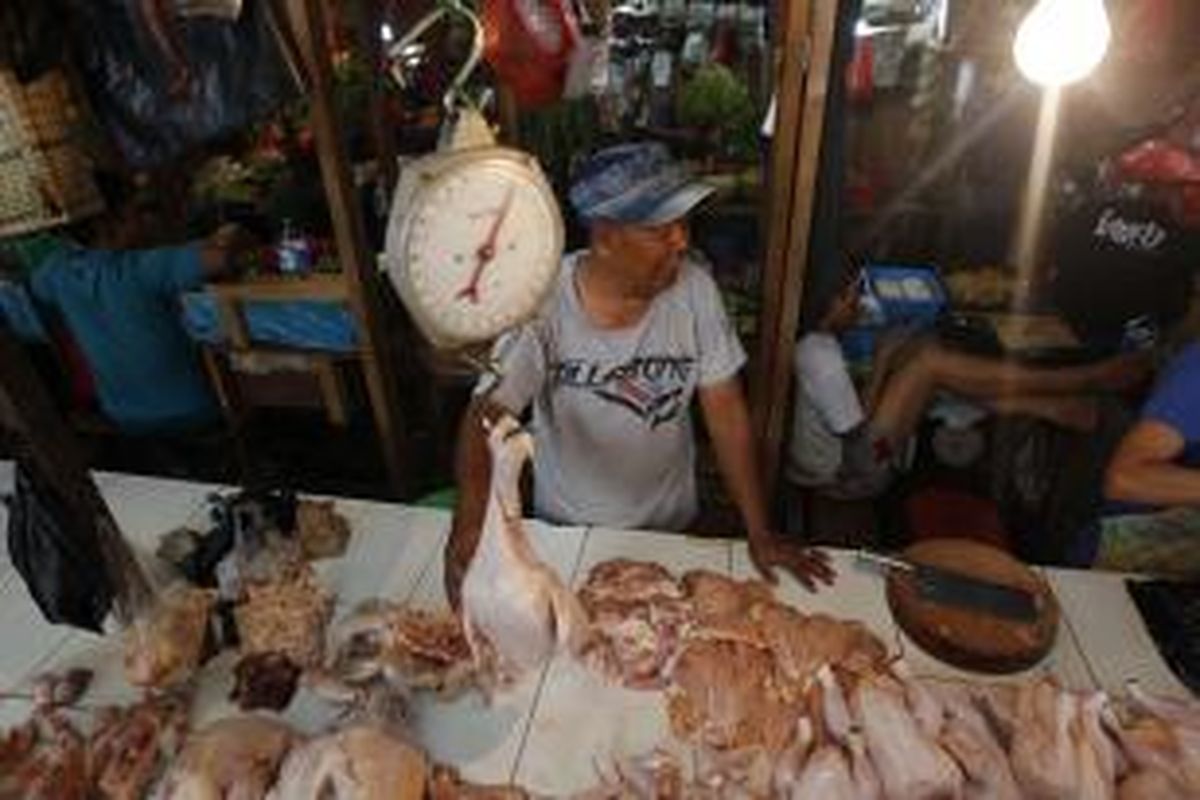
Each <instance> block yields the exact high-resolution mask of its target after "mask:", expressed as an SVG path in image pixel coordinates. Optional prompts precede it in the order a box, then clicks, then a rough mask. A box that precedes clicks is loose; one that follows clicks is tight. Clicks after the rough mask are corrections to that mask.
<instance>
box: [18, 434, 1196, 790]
mask: <svg viewBox="0 0 1200 800" xmlns="http://www.w3.org/2000/svg"><path fill="white" fill-rule="evenodd" d="M488 441H489V446H490V447H491V452H492V462H493V474H492V475H493V477H492V480H493V483H492V489H491V495H490V498H489V503H488V508H487V512H486V515H485V521H484V529H483V534H482V537H481V541H480V544H479V546H478V548H477V551H476V554H475V556H474V557H473V559H472V561H471V563H470V565H469V566H468V569H467V574H466V576H465V579H464V584H463V606H462V610H461V614H458V615H455V614H451V613H449V612H431V611H426V610H420V609H414V608H407V607H403V606H399V605H395V604H389V603H387V602H383V601H374V602H371V603H368V604H366V605H364V606H362V607H360V608H359V609H356V610H355V611H354V612H352V613H351V614H350V615H349V616H348V617H347V618H346V619H344V620H343V621H342V622H341V623H340V624H338V625H336V626H334V627H333V629H332V630H331V631H330V633H329V635H328V636H326V633H325V628H326V626H325V623H326V619H327V616H328V614H329V613H331V603H330V602H329V600H328V598H326V597H325V596H324V594H323V592H322V591H321V590H319V585H316V584H314V582H315V581H316V580H317V579H316V576H315V574H314V573H312V571H311V570H309V569H305V568H303V566H299V567H296V568H294V569H293V568H289V569H288V570H286V571H285V572H284V573H282V574H279V575H277V576H276V577H275V578H274V579H273V583H272V585H260V586H258V587H256V588H255V589H254V591H248V592H247V602H250V603H254V604H257V606H252V607H251V608H250V613H249V614H248V615H247V613H246V609H243V610H242V612H241V613H240V614H239V615H238V616H239V617H240V618H242V619H243V620H244V619H250V620H253V621H254V622H253V624H252V625H251V626H250V628H251V630H252V631H253V633H252V635H251V636H249V637H248V639H247V641H245V642H244V643H243V649H244V651H245V652H243V654H242V655H243V660H242V661H241V662H240V663H239V664H238V669H237V678H238V686H237V687H235V689H234V694H233V699H235V700H237V701H238V702H239V704H240V705H241V706H242V708H243V709H255V708H258V709H261V708H272V709H276V710H278V709H281V708H283V707H285V706H286V705H287V703H288V702H290V700H291V697H292V694H293V693H294V692H295V691H296V683H297V682H299V683H300V685H302V686H304V687H306V690H308V691H312V692H315V693H316V694H318V695H319V696H321V697H324V698H326V699H327V700H330V701H332V702H334V703H336V704H338V705H339V706H340V707H341V710H342V711H343V712H344V713H343V715H342V716H341V718H340V721H339V722H338V723H337V724H335V725H333V726H332V727H331V728H330V729H328V730H326V731H323V732H321V733H318V734H316V735H308V734H306V733H303V732H300V731H298V730H295V729H294V728H292V727H291V726H290V725H288V724H287V723H286V722H284V721H283V720H282V719H281V718H280V717H278V716H276V715H273V714H266V713H261V712H255V713H243V714H240V715H237V716H232V717H228V718H225V719H221V720H219V721H217V722H214V723H211V724H209V725H207V726H205V727H203V728H200V729H198V730H191V729H190V725H189V722H188V710H189V708H190V707H191V705H192V703H191V696H190V694H189V687H190V686H193V685H194V680H192V679H191V678H190V677H189V676H190V674H191V673H192V672H194V671H195V670H196V669H197V666H196V662H197V661H198V655H197V654H198V653H199V651H200V650H201V649H202V643H201V642H199V641H197V639H198V638H202V637H203V636H204V629H205V625H204V624H203V619H204V618H205V616H206V615H207V614H208V611H209V605H210V600H211V598H210V597H209V596H208V595H205V594H194V593H191V594H189V593H185V594H182V595H178V596H172V597H171V598H170V600H169V601H167V602H164V603H163V609H162V612H161V613H162V616H161V617H156V618H154V619H151V620H149V621H148V622H147V623H146V624H145V625H143V626H141V627H140V628H135V629H134V630H133V631H131V632H130V634H128V635H129V637H130V638H129V643H130V647H129V650H128V651H127V654H126V655H127V659H126V671H127V676H128V677H129V678H130V679H131V682H133V683H135V685H140V686H143V687H144V688H145V689H146V694H145V697H144V699H142V700H141V701H140V702H138V703H135V704H133V705H131V706H128V707H124V708H108V709H99V710H97V709H94V708H89V709H83V708H81V707H80V699H81V698H86V695H85V694H84V692H85V691H86V688H87V682H88V680H87V679H88V676H87V675H84V674H80V673H68V674H67V675H45V676H43V677H42V678H40V679H39V680H38V681H37V682H36V683H35V685H34V689H33V692H32V697H31V699H32V700H33V701H34V712H33V714H32V715H31V717H30V719H29V720H28V722H26V723H25V724H23V725H20V726H17V727H15V728H13V729H11V730H9V731H8V732H7V733H5V734H3V735H2V736H0V800H8V798H37V799H41V798H45V799H47V800H49V799H50V798H53V799H54V800H76V799H78V800H83V799H84V798H93V797H101V798H113V799H114V800H127V799H128V800H133V798H143V797H155V798H159V799H160V800H199V799H203V800H208V799H209V798H237V799H238V800H259V799H260V798H271V799H272V800H310V799H311V800H341V799H343V798H356V799H360V800H374V799H375V798H379V799H380V800H383V798H388V799H389V800H390V799H392V798H396V799H398V800H409V799H410V798H411V799H412V800H417V799H418V798H434V799H435V800H442V799H445V800H450V799H451V798H466V799H468V800H469V799H472V798H477V799H478V800H491V799H492V798H495V800H505V799H506V798H524V797H528V796H529V795H528V794H527V793H525V792H523V791H522V790H520V789H518V788H516V787H507V786H505V787H485V786H474V785H471V784H469V783H467V782H465V781H463V780H461V779H460V778H459V776H458V775H457V774H456V773H455V772H454V770H452V769H450V768H447V767H444V766H439V765H436V764H433V763H432V762H431V761H430V760H429V759H428V757H427V756H426V754H425V753H424V752H423V751H422V749H421V748H420V746H419V745H418V744H417V743H416V742H414V741H413V740H412V738H411V736H410V735H409V733H408V730H407V727H406V718H405V712H406V709H407V708H408V700H409V698H410V697H411V693H412V692H415V691H434V692H437V693H438V694H439V695H441V696H443V697H449V696H453V695H456V694H459V693H461V692H463V691H473V690H479V691H481V692H483V693H484V694H485V695H488V696H491V695H494V694H495V693H498V692H503V691H505V689H506V688H507V687H509V686H511V685H512V684H513V683H514V682H515V681H516V680H518V679H519V678H520V677H521V675H523V674H525V673H527V672H528V671H530V670H532V669H533V668H535V667H536V666H538V665H539V664H542V663H544V662H545V660H546V659H547V658H549V657H551V656H552V655H554V654H555V653H556V652H558V651H561V650H565V651H568V652H570V653H571V654H572V655H574V656H575V657H577V658H578V659H580V660H581V661H583V662H584V663H586V664H587V665H589V666H590V667H591V668H593V669H595V670H596V671H598V672H599V673H600V674H601V675H603V676H605V677H607V678H608V679H609V680H611V681H613V682H616V683H619V684H620V685H623V686H625V687H627V688H629V689H630V690H633V691H644V692H647V696H648V699H649V702H657V701H658V700H657V699H655V698H656V697H661V698H662V699H663V701H664V702H665V703H666V710H667V716H668V719H669V720H670V727H671V733H672V739H671V740H670V741H664V742H663V747H662V748H661V749H659V750H656V751H654V752H652V753H649V754H645V755H642V756H638V757H634V758H620V759H610V758H606V757H607V755H608V754H603V753H597V754H593V756H594V757H595V758H597V759H599V760H600V761H601V762H604V765H603V766H601V767H598V769H597V772H598V775H597V785H596V786H595V787H594V788H591V789H589V790H586V791H584V792H582V793H581V794H580V795H578V797H579V800H609V799H611V800H625V798H629V799H630V800H634V799H640V798H645V799H646V800H659V799H662V800H668V799H669V798H704V799H705V800H709V799H712V800H718V799H721V800H724V799H725V798H729V800H734V799H735V798H736V799H737V800H749V799H751V798H775V797H779V798H814V799H819V800H839V799H840V798H863V799H864V800H918V799H920V800H925V799H928V800H936V799H940V798H963V799H964V800H976V799H978V800H984V799H985V798H995V799H996V800H1005V799H1007V798H1034V799H1035V800H1043V799H1044V800H1091V799H1092V798H1097V800H1099V799H1100V798H1120V799H1121V800H1136V799H1140V798H1155V799H1156V800H1176V798H1178V799H1181V800H1182V799H1183V798H1200V703H1184V702H1177V701H1165V700H1162V699H1158V698H1154V697H1151V696H1148V695H1146V694H1145V693H1143V692H1141V691H1139V690H1138V688H1137V687H1136V686H1132V687H1131V688H1130V692H1129V696H1128V697H1127V698H1122V699H1121V700H1120V701H1119V702H1117V701H1110V699H1109V698H1108V696H1106V695H1105V694H1103V693H1093V694H1082V695H1081V694H1077V693H1074V692H1071V691H1067V690H1065V689H1063V688H1060V687H1059V686H1057V685H1056V684H1055V683H1054V682H1053V681H1052V680H1050V679H1048V678H1046V679H1040V680H1033V681H1029V682H1026V683H1023V684H1020V685H1016V686H1000V685H989V684H984V683H978V684H975V683H967V682H956V681H935V680H928V679H921V678H917V677H914V676H913V675H912V674H911V672H910V670H909V669H908V668H907V666H906V665H905V663H904V661H903V660H902V659H895V658H890V657H889V655H888V652H887V649H886V648H885V646H884V645H883V644H882V643H881V642H880V641H879V640H878V639H877V638H876V637H875V636H874V635H872V634H871V633H870V632H869V631H868V630H867V629H866V628H864V627H863V626H862V625H860V624H858V623H853V622H846V621H840V620H835V619H832V618H830V617H827V616H823V615H819V614H817V615H808V614H804V613H801V612H800V611H798V610H796V609H795V608H792V607H791V606H788V605H785V604H783V603H781V602H779V601H777V600H776V599H775V597H774V596H773V594H772V592H771V590H770V588H769V587H767V586H766V585H765V584H762V583H760V582H757V581H737V580H734V579H732V578H729V577H727V576H725V575H721V574H717V573H714V572H707V571H693V572H689V573H686V574H684V575H682V576H681V577H679V578H676V576H674V575H672V574H671V573H670V572H668V571H667V570H666V569H665V568H663V567H662V566H660V565H657V564H652V563H644V562H636V561H629V560H615V561H608V562H604V563H601V564H598V565H596V566H595V567H594V568H592V570H591V571H590V573H589V575H588V577H587V580H586V581H585V583H584V584H583V586H582V587H581V588H580V589H579V591H578V593H573V592H571V591H569V590H568V589H567V588H566V587H565V586H564V585H563V583H562V581H561V579H560V578H559V576H558V575H557V574H556V573H555V572H554V570H552V569H551V568H550V567H548V566H547V565H546V564H544V563H543V562H542V561H540V560H539V559H538V557H537V554H536V551H535V550H534V548H533V547H532V545H531V543H530V541H529V539H528V537H527V533H526V531H525V528H524V526H523V524H522V520H521V516H520V507H521V506H520V497H519V493H518V485H519V483H518V482H519V478H520V473H521V469H522V467H523V465H524V463H525V462H526V461H527V459H528V458H529V455H530V453H531V451H532V440H531V439H530V438H529V436H528V434H527V433H525V432H524V431H522V430H520V429H519V427H518V426H516V424H515V423H514V422H512V421H511V420H502V421H501V422H500V423H499V424H497V425H496V426H495V427H494V428H493V429H492V431H491V432H490V434H489V440H488ZM160 639H161V641H160ZM163 642H165V643H166V644H163ZM168 645H169V646H168ZM651 693H653V694H651ZM89 715H90V716H89ZM80 718H86V719H87V720H88V722H89V723H90V724H89V725H88V726H78V725H77V724H76V722H77V720H79V719H80ZM84 730H87V732H86V733H84Z"/></svg>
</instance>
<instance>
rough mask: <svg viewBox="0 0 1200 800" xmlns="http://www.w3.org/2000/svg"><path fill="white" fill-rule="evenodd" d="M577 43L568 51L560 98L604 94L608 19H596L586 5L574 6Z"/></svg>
mask: <svg viewBox="0 0 1200 800" xmlns="http://www.w3.org/2000/svg"><path fill="white" fill-rule="evenodd" d="M575 9H576V11H575V13H576V16H577V17H578V19H579V33H580V37H579V41H578V42H577V43H576V45H575V48H574V49H573V50H572V51H571V58H570V61H569V62H568V63H567V72H566V77H565V78H564V81H563V90H562V97H563V99H565V100H574V99H576V98H580V97H585V96H587V95H589V94H603V93H604V91H605V89H606V88H607V87H608V61H609V55H608V50H609V31H608V20H607V15H606V17H605V18H604V19H598V18H597V17H595V16H593V13H592V12H591V11H589V10H588V5H587V3H586V2H576V4H575Z"/></svg>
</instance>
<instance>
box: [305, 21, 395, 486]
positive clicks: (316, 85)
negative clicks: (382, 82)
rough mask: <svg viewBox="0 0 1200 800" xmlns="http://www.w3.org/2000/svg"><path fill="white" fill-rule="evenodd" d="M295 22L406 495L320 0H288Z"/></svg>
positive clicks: (386, 344)
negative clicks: (335, 98)
mask: <svg viewBox="0 0 1200 800" xmlns="http://www.w3.org/2000/svg"><path fill="white" fill-rule="evenodd" d="M289 9H290V11H291V18H292V24H293V25H294V26H295V29H296V38H297V39H298V40H299V43H300V49H301V51H302V52H303V54H304V58H305V61H306V63H307V64H308V71H309V77H310V79H311V81H312V95H311V98H310V100H311V104H312V126H313V134H314V137H315V139H316V145H317V157H318V159H319V161H320V164H321V177H322V180H323V183H324V185H325V195H326V199H327V200H328V203H329V214H330V218H331V220H332V222H333V233H334V239H335V242H336V244H337V253H338V262H339V263H340V265H341V268H342V272H343V274H344V275H345V276H346V281H347V284H348V285H349V287H350V307H351V308H352V309H353V311H354V314H355V316H356V317H357V318H358V320H359V323H360V331H359V333H360V335H361V336H362V338H363V343H362V347H361V348H360V349H361V352H362V365H363V373H364V376H365V378H366V383H367V390H368V394H369V395H370V399H371V411H372V415H373V416H374V419H375V427H376V430H377V432H378V435H379V438H380V446H381V447H382V448H383V455H384V461H385V463H386V464H387V469H388V476H389V478H390V480H391V485H392V490H393V491H394V492H395V493H396V494H397V496H400V497H403V496H404V493H405V491H406V489H407V488H408V484H407V475H406V472H405V466H406V463H405V455H406V453H407V432H406V431H405V429H404V426H403V424H402V421H401V418H400V402H399V401H400V395H399V384H398V382H397V381H396V375H395V366H394V365H395V361H394V359H393V357H392V342H391V340H390V338H389V337H388V335H387V330H386V326H385V325H384V318H383V314H382V305H381V303H380V298H379V286H378V283H377V280H378V274H377V270H376V267H375V257H374V255H373V254H372V253H371V252H370V250H369V248H368V246H367V238H366V233H365V231H364V228H363V222H362V216H361V214H360V212H359V205H358V199H357V196H356V194H355V191H354V184H353V181H352V180H351V176H350V166H349V159H348V157H347V154H346V149H345V144H344V140H343V138H342V135H341V126H340V124H339V121H338V119H337V115H336V114H335V113H334V108H333V77H332V66H331V64H330V62H329V51H328V46H327V44H326V42H325V21H324V17H323V14H322V8H321V2H320V0H290V2H289Z"/></svg>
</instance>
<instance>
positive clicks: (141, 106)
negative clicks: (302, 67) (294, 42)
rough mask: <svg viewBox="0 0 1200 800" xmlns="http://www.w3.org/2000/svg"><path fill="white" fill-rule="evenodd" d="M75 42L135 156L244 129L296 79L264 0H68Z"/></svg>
mask: <svg viewBox="0 0 1200 800" xmlns="http://www.w3.org/2000/svg"><path fill="white" fill-rule="evenodd" d="M64 2H65V3H66V5H67V7H68V8H67V10H68V11H69V14H70V17H71V20H72V25H71V29H70V34H71V45H72V50H73V52H74V53H75V54H76V58H77V61H78V63H79V67H80V72H81V74H82V78H83V84H84V86H85V88H86V90H87V93H88V95H89V97H90V99H91V105H92V107H93V108H94V109H95V110H96V114H97V116H98V117H99V118H100V121H101V123H102V124H103V125H104V127H105V128H106V129H107V130H108V132H109V134H110V136H111V138H112V139H113V141H114V143H115V144H116V146H117V148H118V149H119V150H120V152H121V154H122V155H123V156H124V158H125V160H126V161H127V162H128V163H129V165H130V166H133V167H136V168H148V167H153V166H156V165H159V164H162V163H164V162H166V161H169V160H170V159H172V158H174V157H175V156H177V155H179V154H180V153H182V152H183V151H184V150H186V149H187V148H189V147H191V146H194V145H196V144H200V143H203V142H208V141H212V140H214V139H218V138H220V137H222V136H227V135H229V134H232V133H234V132H237V131H240V130H242V129H244V128H245V127H246V126H247V125H248V124H249V123H251V122H253V121H255V120H257V119H261V118H262V117H264V116H266V115H267V114H269V113H270V112H271V111H273V110H275V109H276V108H278V107H279V106H280V105H281V104H282V103H284V102H286V101H288V100H290V99H292V98H293V97H294V96H295V95H296V92H297V89H298V87H297V86H296V85H295V82H294V80H293V78H292V75H291V73H290V72H289V70H288V68H287V66H286V62H285V60H284V58H283V53H282V51H281V43H280V41H279V32H280V31H281V30H282V27H281V25H280V24H279V23H280V20H277V19H276V18H275V16H274V14H275V12H274V4H273V3H271V2H267V1H266V0H257V2H250V0H237V1H236V2H235V1H234V0H223V2H207V3H204V4H203V13H202V14H200V15H198V16H195V15H186V16H185V14H184V11H186V10H187V8H186V7H190V6H195V8H193V9H192V10H199V9H200V5H199V4H182V6H177V5H176V4H172V3H164V4H161V5H159V4H153V3H150V4H148V3H146V2H144V1H143V0H64Z"/></svg>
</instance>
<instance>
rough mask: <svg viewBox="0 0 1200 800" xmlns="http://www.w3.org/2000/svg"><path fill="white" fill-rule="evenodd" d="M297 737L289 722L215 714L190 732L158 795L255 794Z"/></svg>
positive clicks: (173, 799) (175, 798) (168, 799)
mask: <svg viewBox="0 0 1200 800" xmlns="http://www.w3.org/2000/svg"><path fill="white" fill-rule="evenodd" d="M296 738H297V737H296V734H295V732H294V731H292V729H291V728H289V727H288V726H287V725H285V724H284V723H282V722H278V721H276V720H273V719H269V718H267V717H260V716H244V717H229V718H226V719H221V720H218V721H216V722H214V723H212V724H211V725H209V726H208V727H206V728H204V729H203V730H200V731H198V732H196V733H194V734H192V735H191V736H189V737H188V739H187V742H186V744H185V745H184V748H183V751H182V752H181V753H180V754H179V757H178V758H177V759H176V760H175V763H174V765H173V766H172V767H171V771H170V772H169V773H168V774H167V777H166V778H165V779H164V780H163V782H162V784H161V785H160V786H159V790H158V793H157V794H156V798H157V800H223V798H238V800H258V799H259V798H262V797H263V796H265V795H266V793H267V790H268V789H270V788H271V786H272V784H274V783H275V777H276V773H277V772H278V770H279V765H280V763H281V762H282V761H283V758H284V756H285V755H286V754H287V752H288V749H289V748H290V747H291V746H292V744H293V743H294V742H295V741H296Z"/></svg>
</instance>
